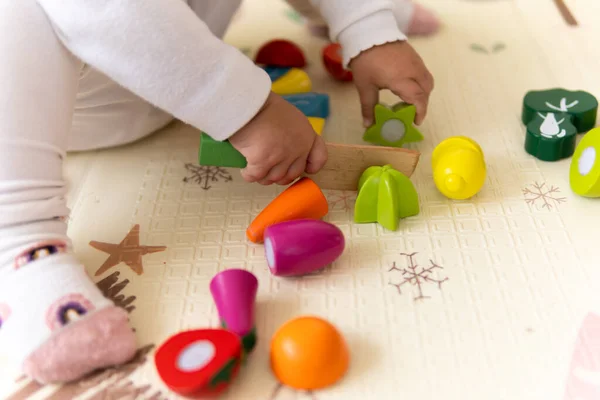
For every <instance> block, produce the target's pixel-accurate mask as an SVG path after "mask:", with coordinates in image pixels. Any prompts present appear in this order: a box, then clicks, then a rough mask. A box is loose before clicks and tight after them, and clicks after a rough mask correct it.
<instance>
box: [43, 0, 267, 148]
mask: <svg viewBox="0 0 600 400" xmlns="http://www.w3.org/2000/svg"><path fill="white" fill-rule="evenodd" d="M38 3H39V4H40V5H41V6H42V8H43V9H44V10H45V12H46V14H47V16H48V17H49V19H50V20H51V22H52V23H53V25H54V26H55V30H56V32H57V34H58V35H59V36H60V38H61V40H62V41H63V43H64V44H65V46H66V47H67V48H68V49H69V50H70V51H71V52H72V53H73V54H74V55H75V56H77V57H79V58H80V59H81V60H83V61H84V62H86V63H88V64H89V65H91V66H92V67H94V68H96V69H98V70H99V71H101V72H103V73H104V74H105V75H107V76H108V77H110V78H111V79H113V80H114V81H116V82H117V83H119V84H120V85H122V86H124V87H125V88H127V89H129V90H130V91H132V92H133V93H135V94H137V95H138V96H140V97H141V98H143V99H145V100H146V101H148V102H149V103H152V104H154V105H155V106H157V107H159V108H161V109H163V110H165V111H166V112H169V113H170V114H172V115H173V116H175V117H176V118H178V119H180V120H182V121H184V122H186V123H189V124H190V125H192V126H194V127H196V128H198V129H201V130H204V131H205V132H207V133H208V134H209V135H211V136H212V137H213V138H215V139H217V140H224V139H227V138H229V136H231V135H232V134H233V133H235V132H237V131H238V130H239V129H240V128H242V127H243V126H244V125H246V124H247V123H248V121H250V120H251V119H252V118H253V117H254V116H255V115H256V114H257V112H258V111H259V110H260V109H261V107H262V106H263V105H264V104H265V101H266V99H267V97H268V96H269V94H270V89H271V81H270V79H269V77H268V75H267V74H266V72H265V71H263V70H262V69H261V68H258V67H257V66H255V65H254V63H253V62H252V61H251V60H250V59H248V58H247V57H246V56H244V55H243V54H242V53H241V52H239V51H238V50H237V49H235V48H234V47H232V46H230V45H228V44H225V43H224V42H223V41H221V40H219V39H218V38H217V37H215V36H214V35H213V34H212V33H211V32H210V30H209V29H208V27H207V26H206V24H205V23H204V22H203V21H202V20H200V19H199V18H198V17H197V16H196V15H195V14H194V12H193V11H192V10H191V9H190V8H189V7H188V6H187V5H186V3H185V2H184V1H181V0H63V1H55V0H38ZM49 79H52V78H51V77H49Z"/></svg>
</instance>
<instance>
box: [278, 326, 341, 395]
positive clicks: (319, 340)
mask: <svg viewBox="0 0 600 400" xmlns="http://www.w3.org/2000/svg"><path fill="white" fill-rule="evenodd" d="M349 364H350V354H349V351H348V345H347V344H346V341H345V340H344V338H343V337H342V335H341V334H340V332H339V331H338V330H337V329H336V327H335V326H333V325H332V324H331V323H329V322H328V321H325V320H323V319H321V318H317V317H311V316H305V317H299V318H296V319H293V320H291V321H288V322H286V323H285V324H284V325H283V326H281V327H280V328H279V330H278V331H277V332H276V333H275V335H274V336H273V339H272V341H271V370H272V371H273V373H274V374H275V377H276V378H277V379H278V380H279V381H280V382H281V383H283V384H284V385H287V386H289V387H292V388H294V389H298V390H316V389H324V388H326V387H329V386H332V385H334V384H335V383H337V382H338V381H339V380H340V379H341V378H342V377H343V376H344V375H345V374H346V372H347V370H348V367H349Z"/></svg>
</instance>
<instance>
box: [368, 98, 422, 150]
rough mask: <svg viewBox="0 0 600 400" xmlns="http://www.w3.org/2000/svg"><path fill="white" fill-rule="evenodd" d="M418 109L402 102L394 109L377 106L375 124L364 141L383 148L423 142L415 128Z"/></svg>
mask: <svg viewBox="0 0 600 400" xmlns="http://www.w3.org/2000/svg"><path fill="white" fill-rule="evenodd" d="M415 115H416V108H415V106H413V105H410V104H407V103H404V102H400V103H398V104H396V105H394V106H393V107H391V108H390V107H387V106H385V105H382V104H377V105H376V106H375V123H374V124H373V125H371V126H370V127H369V128H367V130H366V131H365V134H364V136H363V140H365V141H367V142H370V143H373V144H378V145H381V146H391V147H402V146H403V145H404V144H405V143H412V142H418V141H421V140H423V135H422V134H421V132H419V131H418V130H417V128H415V127H414V125H413V123H414V121H415Z"/></svg>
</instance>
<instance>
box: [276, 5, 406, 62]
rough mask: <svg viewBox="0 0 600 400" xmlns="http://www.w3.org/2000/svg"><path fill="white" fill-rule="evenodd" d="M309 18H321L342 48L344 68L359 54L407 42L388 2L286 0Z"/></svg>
mask: <svg viewBox="0 0 600 400" xmlns="http://www.w3.org/2000/svg"><path fill="white" fill-rule="evenodd" d="M286 1H287V3H288V4H290V5H291V6H292V7H294V8H295V9H296V10H297V11H299V12H300V13H302V14H303V15H305V16H307V17H309V18H315V17H317V14H316V13H315V11H316V12H318V15H319V16H321V17H322V18H323V19H324V20H325V22H326V23H327V25H328V27H329V37H330V39H331V40H333V41H334V42H338V43H340V45H341V46H342V48H343V58H344V66H347V65H348V63H349V62H350V60H351V59H353V58H354V57H356V56H357V55H358V54H359V53H360V52H362V51H364V50H367V49H369V48H371V47H373V46H376V45H381V44H384V43H389V42H395V41H399V40H400V41H402V40H406V35H404V33H402V32H401V31H400V29H399V28H398V23H397V21H396V18H395V16H394V12H393V3H392V2H391V1H389V0H368V1H365V0H286Z"/></svg>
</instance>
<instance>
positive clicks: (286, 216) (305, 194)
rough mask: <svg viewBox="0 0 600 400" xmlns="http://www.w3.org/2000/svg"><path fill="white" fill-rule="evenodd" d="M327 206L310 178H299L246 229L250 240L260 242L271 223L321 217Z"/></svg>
mask: <svg viewBox="0 0 600 400" xmlns="http://www.w3.org/2000/svg"><path fill="white" fill-rule="evenodd" d="M328 211H329V207H328V205H327V199H326V198H325V195H323V192H322V191H321V189H320V188H319V186H317V184H316V183H315V182H314V181H313V180H312V179H310V178H306V177H304V178H301V179H299V180H298V181H296V182H295V183H294V184H293V185H291V186H290V187H288V188H287V189H285V190H284V191H283V192H281V194H280V195H279V196H277V197H276V198H275V199H273V201H271V203H269V205H268V206H266V207H265V209H264V210H262V211H261V212H260V214H258V215H257V216H256V218H254V221H252V223H250V226H249V227H248V229H247V230H246V236H247V237H248V239H249V240H250V241H251V242H254V243H262V242H263V236H264V233H265V229H266V228H267V227H268V226H270V225H273V224H278V223H280V222H284V221H291V220H295V219H321V218H323V217H324V216H325V215H327V212H328Z"/></svg>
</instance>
